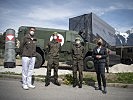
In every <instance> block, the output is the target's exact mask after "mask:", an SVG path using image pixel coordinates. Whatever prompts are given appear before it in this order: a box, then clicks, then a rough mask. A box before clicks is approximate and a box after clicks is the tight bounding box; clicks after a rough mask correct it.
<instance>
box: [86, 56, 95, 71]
mask: <svg viewBox="0 0 133 100" xmlns="http://www.w3.org/2000/svg"><path fill="white" fill-rule="evenodd" d="M84 70H85V71H94V70H95V68H94V63H93V58H92V57H91V56H87V57H86V58H85V59H84Z"/></svg>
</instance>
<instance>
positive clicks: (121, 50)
mask: <svg viewBox="0 0 133 100" xmlns="http://www.w3.org/2000/svg"><path fill="white" fill-rule="evenodd" d="M116 54H118V55H120V58H121V63H123V64H129V65H130V64H132V63H133V46H117V47H116Z"/></svg>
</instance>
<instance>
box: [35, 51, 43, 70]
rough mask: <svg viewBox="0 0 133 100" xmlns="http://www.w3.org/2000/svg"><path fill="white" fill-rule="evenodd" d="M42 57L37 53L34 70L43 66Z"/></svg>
mask: <svg viewBox="0 0 133 100" xmlns="http://www.w3.org/2000/svg"><path fill="white" fill-rule="evenodd" d="M44 61H45V60H44V57H43V56H42V55H41V54H40V53H38V52H37V54H36V62H35V68H40V67H41V66H42V65H43V64H44Z"/></svg>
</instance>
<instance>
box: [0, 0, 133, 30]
mask: <svg viewBox="0 0 133 100" xmlns="http://www.w3.org/2000/svg"><path fill="white" fill-rule="evenodd" d="M90 12H93V13H95V14H96V15H98V16H99V17H100V18H101V19H103V20H104V21H105V22H107V23H108V24H109V25H111V26H112V27H114V28H116V29H117V30H119V31H121V32H125V31H127V30H129V29H130V28H133V0H0V32H4V31H6V29H7V28H13V29H15V30H16V31H17V30H18V28H19V27H20V26H25V25H26V26H27V25H28V26H37V27H44V28H57V29H68V28H69V26H68V25H69V18H72V17H75V16H79V15H82V14H88V13H90Z"/></svg>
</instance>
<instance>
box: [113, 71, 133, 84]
mask: <svg viewBox="0 0 133 100" xmlns="http://www.w3.org/2000/svg"><path fill="white" fill-rule="evenodd" d="M116 75H117V80H118V81H119V83H128V84H133V73H117V74H116Z"/></svg>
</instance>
